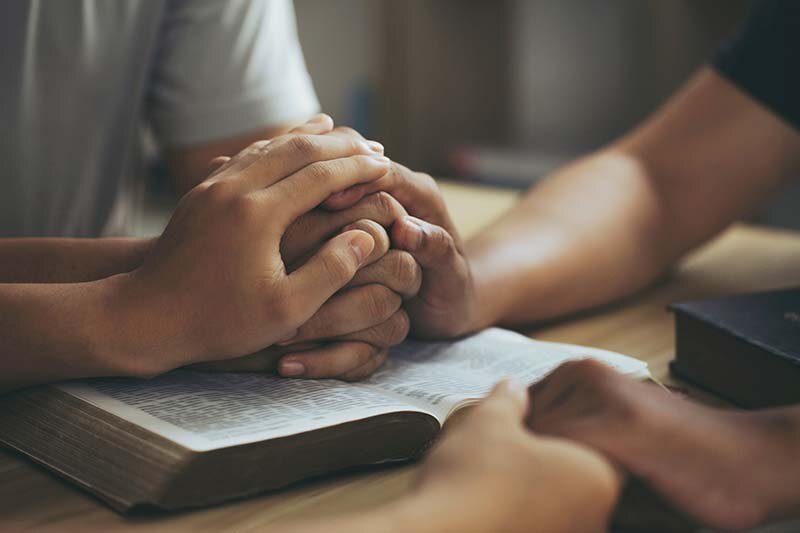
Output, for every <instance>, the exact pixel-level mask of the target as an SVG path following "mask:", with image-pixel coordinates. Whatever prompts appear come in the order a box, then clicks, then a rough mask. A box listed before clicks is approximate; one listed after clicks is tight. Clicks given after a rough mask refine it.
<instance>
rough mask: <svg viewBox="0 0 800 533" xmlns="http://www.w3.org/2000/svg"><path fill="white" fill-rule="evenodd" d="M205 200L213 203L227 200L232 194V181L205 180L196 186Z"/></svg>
mask: <svg viewBox="0 0 800 533" xmlns="http://www.w3.org/2000/svg"><path fill="white" fill-rule="evenodd" d="M195 188H196V189H197V190H198V194H199V195H201V196H202V198H203V200H204V201H205V202H207V203H210V204H212V205H217V204H220V203H224V202H227V201H228V200H229V199H230V198H231V196H232V194H233V193H232V189H233V187H232V186H231V183H230V182H229V181H226V180H216V181H211V182H204V183H201V184H200V185H197V186H196V187H195Z"/></svg>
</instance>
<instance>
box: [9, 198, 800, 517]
mask: <svg viewBox="0 0 800 533" xmlns="http://www.w3.org/2000/svg"><path fill="white" fill-rule="evenodd" d="M442 189H443V191H444V193H445V197H446V198H447V201H448V203H449V205H450V207H451V211H452V213H453V216H454V218H455V221H456V224H457V225H458V226H459V228H461V231H462V232H463V234H464V235H465V236H469V235H470V234H472V233H474V232H475V231H476V230H477V229H478V228H480V226H482V225H483V224H485V223H487V222H488V221H489V220H490V219H492V218H494V217H496V216H497V215H498V214H499V213H501V212H502V211H503V210H505V209H507V208H508V207H509V206H510V205H512V204H513V202H514V200H515V197H516V195H515V194H514V193H512V192H510V191H506V190H498V189H491V188H482V187H475V186H465V185H457V184H453V183H443V184H442ZM788 285H800V233H796V232H788V231H778V230H772V229H762V228H755V227H749V226H745V225H737V226H735V227H733V228H732V229H730V230H729V231H728V232H726V233H725V234H724V235H723V236H722V237H720V238H719V239H717V240H716V241H714V242H712V243H711V244H710V245H708V246H706V247H704V248H703V249H702V250H700V251H699V252H697V253H696V254H694V255H693V256H691V257H690V258H689V259H688V260H687V261H685V263H684V264H683V265H682V266H681V267H680V268H679V269H678V270H677V271H676V272H675V273H674V274H673V275H672V276H671V277H670V278H669V279H667V280H665V281H664V282H662V283H660V284H659V285H657V286H655V287H653V288H651V289H649V290H647V291H645V292H643V293H641V294H639V295H637V296H635V297H633V298H630V299H628V300H627V301H625V302H623V303H620V304H616V305H613V306H609V307H606V308H605V309H601V310H598V311H595V312H591V313H586V314H584V315H582V316H580V317H574V318H571V319H568V320H564V321H560V322H558V323H554V324H550V325H548V326H546V327H543V328H539V329H537V330H535V331H531V332H530V334H531V335H532V336H535V337H537V338H539V339H544V340H552V341H564V342H571V343H576V344H586V345H591V346H597V347H600V348H606V349H609V350H614V351H618V352H622V353H626V354H629V355H632V356H634V357H638V358H640V359H643V360H645V361H647V362H648V363H649V364H650V366H651V369H652V371H653V374H654V375H655V377H657V378H659V379H661V380H665V381H672V380H671V379H669V377H668V375H667V363H668V361H669V360H670V359H671V358H672V356H673V330H672V327H673V326H672V318H671V317H670V315H669V314H667V312H666V311H665V310H664V307H665V305H666V304H667V303H669V302H672V301H675V300H681V299H687V298H698V297H706V296H714V295H719V294H725V293H732V292H741V291H749V290H761V289H770V288H776V287H782V286H788ZM413 473H414V467H413V466H405V467H392V468H387V469H383V470H378V471H374V472H370V473H362V474H355V475H347V476H339V477H336V478H331V479H326V480H323V481H314V482H310V483H305V484H302V485H300V486H297V487H294V488H291V489H289V490H284V491H281V492H278V493H275V494H271V495H264V496H261V497H256V498H250V499H247V500H244V501H240V502H234V503H230V504H226V505H220V506H217V507H213V508H210V509H205V510H200V511H192V512H186V513H180V514H171V515H162V516H157V517H146V518H137V519H126V518H124V517H122V516H120V515H118V514H115V513H114V512H113V511H111V510H110V509H108V508H107V507H105V506H104V505H103V504H101V503H99V502H98V501H97V500H95V499H94V498H92V497H91V496H88V495H87V494H86V493H84V492H82V491H81V490H79V489H76V488H74V487H73V486H72V485H70V484H68V483H66V482H64V481H62V480H61V479H59V478H58V477H56V476H54V475H52V474H50V473H49V472H47V471H45V470H43V469H42V468H39V467H37V466H35V465H33V464H31V463H30V462H28V461H26V460H25V459H23V458H22V457H20V456H19V455H16V454H14V453H12V452H9V451H5V450H0V531H2V532H5V531H22V530H28V529H37V530H50V531H64V530H68V531H128V530H142V529H147V530H148V531H200V530H204V531H237V532H242V531H256V530H263V529H265V527H266V526H267V525H268V524H269V523H271V522H275V521H278V520H286V519H295V518H309V517H318V516H325V515H330V514H332V513H340V512H344V511H352V510H359V509H365V508H369V507H372V506H375V505H378V504H380V503H382V502H386V501H388V500H391V499H393V498H395V497H397V496H398V495H400V494H401V493H402V492H403V491H404V490H405V489H406V488H407V487H408V485H409V483H410V481H411V479H412V477H413Z"/></svg>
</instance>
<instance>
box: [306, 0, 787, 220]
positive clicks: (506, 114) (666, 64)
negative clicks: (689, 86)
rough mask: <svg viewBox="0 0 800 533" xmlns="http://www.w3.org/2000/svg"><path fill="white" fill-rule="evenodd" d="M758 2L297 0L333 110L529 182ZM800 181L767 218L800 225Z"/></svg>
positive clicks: (479, 169)
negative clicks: (799, 208) (798, 208)
mask: <svg viewBox="0 0 800 533" xmlns="http://www.w3.org/2000/svg"><path fill="white" fill-rule="evenodd" d="M748 7H749V2H748V1H746V0H403V1H397V0H335V1H331V0H295V8H296V13H297V22H298V30H299V34H300V40H301V43H302V45H303V49H304V52H305V57H306V62H307V65H308V68H309V71H310V73H311V77H312V78H313V80H314V84H315V87H316V90H317V94H318V96H319V99H320V101H321V104H322V109H323V110H324V111H325V112H327V113H329V114H330V115H332V116H333V118H334V119H335V121H336V122H337V123H338V124H346V125H350V126H352V127H354V128H356V129H358V130H359V131H361V132H362V133H364V134H365V135H367V136H369V137H371V138H373V139H376V140H379V141H381V142H382V143H384V145H385V146H386V149H387V154H388V155H389V156H390V157H392V158H393V159H395V160H397V161H399V162H402V163H404V164H406V165H407V166H409V167H412V168H414V169H415V170H424V171H426V172H429V173H431V174H433V175H434V176H437V177H447V178H453V179H464V180H470V181H482V182H489V183H494V184H502V185H505V186H512V187H517V188H524V187H527V186H529V185H530V184H532V183H534V182H535V181H536V180H537V179H538V178H540V177H541V176H542V175H544V174H545V173H547V172H549V171H550V170H552V169H553V168H554V167H556V166H558V165H560V164H561V163H563V162H564V161H567V160H569V159H571V158H573V157H575V156H578V155H580V154H583V153H585V152H587V151H589V150H592V149H594V148H597V147H599V146H601V145H603V144H604V143H607V142H608V141H610V140H612V139H614V138H615V137H616V136H618V135H620V134H622V133H623V132H625V131H626V130H628V129H629V128H630V127H631V126H633V125H634V124H636V123H637V122H638V121H640V120H641V119H643V118H644V117H645V116H647V115H648V114H649V113H650V112H652V111H653V110H654V109H656V108H657V106H658V105H659V104H660V103H661V102H663V101H664V99H665V98H666V97H667V96H668V95H669V94H670V93H671V92H672V91H674V90H675V89H676V88H677V87H679V86H680V85H681V84H682V83H683V82H684V81H685V80H686V79H687V78H688V77H689V76H690V75H691V74H692V72H693V71H694V70H695V69H696V68H697V67H698V66H699V65H701V64H702V63H704V62H705V61H707V60H708V59H709V58H710V57H711V55H712V54H713V51H714V50H715V48H716V47H717V45H718V44H719V43H720V42H721V41H722V40H723V39H724V38H725V37H726V36H727V35H728V34H729V33H730V32H731V31H732V30H733V29H734V28H735V27H736V26H737V24H738V23H739V22H740V21H741V20H742V19H743V18H744V16H745V15H746V14H747V11H748ZM797 205H800V186H795V187H793V188H789V189H787V190H786V191H785V192H784V193H782V194H781V195H780V198H777V199H776V202H775V204H774V205H771V206H769V207H768V208H767V209H765V210H764V211H763V212H762V213H758V214H757V215H756V216H755V218H756V219H757V220H758V221H759V222H766V223H770V224H775V225H782V226H788V227H796V228H800V213H798V210H797V209H796V206H797Z"/></svg>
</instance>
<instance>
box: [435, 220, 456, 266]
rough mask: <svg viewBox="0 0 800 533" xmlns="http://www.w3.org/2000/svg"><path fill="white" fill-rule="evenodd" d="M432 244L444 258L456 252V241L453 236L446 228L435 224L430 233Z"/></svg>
mask: <svg viewBox="0 0 800 533" xmlns="http://www.w3.org/2000/svg"><path fill="white" fill-rule="evenodd" d="M429 236H430V239H431V244H432V245H433V246H434V247H435V249H436V250H437V251H438V253H439V254H440V255H441V256H442V257H443V258H449V257H452V256H453V255H455V253H456V243H455V241H454V240H453V237H452V236H451V235H450V234H449V233H447V231H445V229H444V228H441V227H439V226H435V227H434V228H433V230H432V231H431V232H430V233H429Z"/></svg>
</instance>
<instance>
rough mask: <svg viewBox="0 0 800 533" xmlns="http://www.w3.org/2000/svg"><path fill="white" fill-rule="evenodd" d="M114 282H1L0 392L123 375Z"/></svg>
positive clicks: (121, 327) (123, 329)
mask: <svg viewBox="0 0 800 533" xmlns="http://www.w3.org/2000/svg"><path fill="white" fill-rule="evenodd" d="M114 281H115V280H114V279H113V278H109V279H108V280H103V281H99V282H97V281H95V282H85V283H70V284H24V283H19V284H0V391H8V390H11V389H15V388H20V387H25V386H29V385H34V384H38V383H44V382H49V381H57V380H64V379H73V378H80V377H94V376H108V375H120V374H124V373H125V372H124V371H123V367H124V365H121V364H120V360H118V359H117V355H116V354H119V353H121V352H120V351H119V350H117V349H116V348H115V341H114V339H115V338H118V337H119V336H121V335H122V334H123V332H124V331H125V326H124V325H120V324H114V323H113V317H114V312H113V306H114V303H115V302H114V297H113V292H112V287H111V284H112V283H113V282H114Z"/></svg>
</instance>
